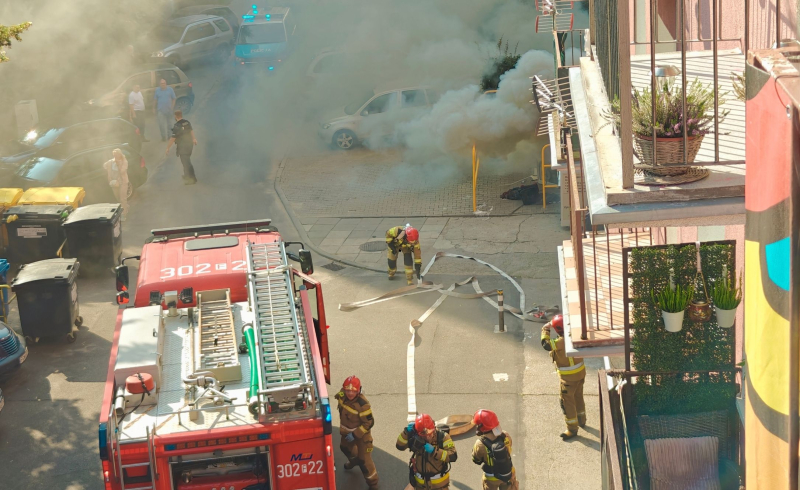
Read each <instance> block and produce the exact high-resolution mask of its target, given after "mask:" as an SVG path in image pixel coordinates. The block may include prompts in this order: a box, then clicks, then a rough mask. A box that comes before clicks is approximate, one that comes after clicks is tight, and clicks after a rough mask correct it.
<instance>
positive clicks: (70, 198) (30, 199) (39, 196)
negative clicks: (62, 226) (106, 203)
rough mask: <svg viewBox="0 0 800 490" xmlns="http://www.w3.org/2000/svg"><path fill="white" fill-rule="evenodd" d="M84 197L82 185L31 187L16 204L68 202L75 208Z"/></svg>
mask: <svg viewBox="0 0 800 490" xmlns="http://www.w3.org/2000/svg"><path fill="white" fill-rule="evenodd" d="M84 197H86V192H85V191H84V190H83V187H31V188H30V189H28V190H27V191H25V193H24V194H22V197H21V198H20V200H19V202H18V204H69V205H70V206H72V207H73V208H77V207H78V206H80V205H81V203H82V202H83V198H84Z"/></svg>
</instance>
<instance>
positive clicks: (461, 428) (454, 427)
mask: <svg viewBox="0 0 800 490" xmlns="http://www.w3.org/2000/svg"><path fill="white" fill-rule="evenodd" d="M443 257H451V258H457V259H468V260H473V261H475V262H478V263H479V264H483V265H485V266H487V267H489V268H491V269H492V270H494V271H495V272H497V273H498V274H500V275H501V276H503V277H504V278H505V279H506V280H508V281H509V282H510V283H511V284H512V285H513V286H514V288H515V289H516V290H517V291H518V292H519V298H520V303H519V308H515V307H513V306H509V305H507V304H503V303H502V302H501V303H500V304H498V303H497V302H495V301H494V300H493V299H492V298H491V297H490V296H493V295H496V294H498V291H490V292H484V291H482V290H481V288H480V285H479V284H478V280H477V279H476V278H475V277H474V276H472V277H469V278H467V279H465V280H463V281H460V282H456V283H454V284H452V285H450V287H448V288H446V289H445V288H444V287H443V286H442V285H441V284H434V283H432V282H430V281H424V280H420V281H419V282H418V283H417V284H414V285H411V286H404V287H401V288H398V289H395V290H393V291H389V292H388V293H384V294H382V295H380V296H376V297H374V298H370V299H366V300H363V301H356V302H352V303H342V304H340V305H339V310H341V311H354V310H357V309H359V308H364V307H366V306H371V305H374V304H377V303H382V302H384V301H389V300H392V299H396V298H401V297H404V296H411V295H414V294H421V293H428V292H438V293H439V298H438V299H437V300H436V302H435V303H434V304H433V305H431V307H430V308H428V309H427V311H425V313H423V314H422V315H421V316H420V317H419V318H417V319H415V320H411V322H410V323H409V326H408V331H409V332H410V333H411V340H410V341H409V342H408V347H407V350H406V389H407V395H408V412H407V420H408V421H409V422H412V421H414V418H415V417H416V416H417V395H416V381H415V378H416V374H415V369H414V353H415V345H414V344H415V342H416V335H417V329H419V328H420V327H421V326H422V324H423V323H424V322H425V320H427V319H428V317H430V316H431V315H432V314H433V312H434V311H436V308H438V307H439V306H440V305H441V304H442V303H443V302H444V300H445V299H447V297H448V296H452V297H455V298H461V299H478V298H483V299H484V300H485V301H487V302H488V303H489V304H491V305H492V306H494V307H495V308H498V309H500V311H501V314H502V312H503V311H508V312H509V313H511V314H512V315H514V316H515V317H517V318H519V319H521V320H528V321H539V319H537V318H534V317H533V316H530V315H529V314H526V313H525V292H524V291H523V290H522V287H521V286H520V285H519V283H517V282H516V281H515V280H514V279H513V278H512V277H511V276H509V275H508V274H506V273H505V272H503V271H502V270H500V269H499V268H497V267H495V266H494V265H492V264H490V263H488V262H485V261H483V260H480V259H476V258H474V257H468V256H466V255H459V254H452V253H445V252H438V253H437V254H436V255H435V256H434V257H433V258H432V259H431V260H430V262H428V265H427V266H426V267H425V270H424V271H423V272H422V274H421V276H422V277H424V276H426V275H427V274H428V271H429V270H430V268H431V267H432V266H433V264H434V262H436V261H437V260H438V259H441V258H443ZM467 284H472V288H473V289H474V290H475V293H473V294H465V293H457V292H455V288H457V287H459V286H465V285H467ZM437 423H438V424H448V425H451V428H450V434H451V435H453V436H457V435H461V434H464V433H466V432H468V431H470V430H471V429H472V428H473V427H474V424H473V423H472V416H471V415H466V414H461V415H449V416H447V417H445V418H444V419H441V420H439V421H438V422H437Z"/></svg>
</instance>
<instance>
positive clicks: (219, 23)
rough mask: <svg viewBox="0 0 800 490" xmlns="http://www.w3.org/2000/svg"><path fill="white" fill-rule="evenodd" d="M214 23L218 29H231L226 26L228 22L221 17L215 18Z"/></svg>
mask: <svg viewBox="0 0 800 490" xmlns="http://www.w3.org/2000/svg"><path fill="white" fill-rule="evenodd" d="M214 25H215V26H217V27H219V30H220V31H222V32H228V31H230V30H231V28H230V27H229V26H228V23H227V22H225V21H224V20H222V19H217V20H215V21H214Z"/></svg>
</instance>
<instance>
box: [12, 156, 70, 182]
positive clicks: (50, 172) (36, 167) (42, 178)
mask: <svg viewBox="0 0 800 490" xmlns="http://www.w3.org/2000/svg"><path fill="white" fill-rule="evenodd" d="M63 166H64V160H56V159H53V158H47V157H36V158H31V159H30V160H28V161H27V162H25V163H23V164H22V165H21V166H20V167H19V169H18V170H17V175H19V176H20V177H24V178H26V179H29V180H38V181H39V182H51V181H52V180H54V179H55V178H56V176H57V175H58V172H59V171H61V167H63Z"/></svg>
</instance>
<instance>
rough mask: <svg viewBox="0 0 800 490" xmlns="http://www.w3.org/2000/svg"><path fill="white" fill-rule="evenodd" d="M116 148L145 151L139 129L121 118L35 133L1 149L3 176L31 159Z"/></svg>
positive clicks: (9, 143) (29, 133)
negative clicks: (124, 147) (124, 145)
mask: <svg viewBox="0 0 800 490" xmlns="http://www.w3.org/2000/svg"><path fill="white" fill-rule="evenodd" d="M112 144H115V145H122V144H126V145H128V146H129V147H130V148H132V149H133V150H134V151H136V152H137V153H138V152H139V151H140V150H141V148H142V138H141V137H140V136H139V129H138V128H137V127H136V126H134V125H133V124H131V123H130V122H128V121H125V120H124V119H120V118H118V117H115V118H110V119H97V120H94V121H85V122H80V123H76V124H73V125H71V126H63V127H58V128H49V129H47V128H45V129H34V130H31V131H29V132H28V134H27V135H25V136H24V137H23V138H21V139H19V140H11V141H8V142H6V144H5V145H0V176H3V175H5V174H9V173H13V172H14V171H15V170H16V168H17V167H18V166H19V165H20V164H21V163H22V162H24V161H25V160H28V159H29V158H31V157H35V156H47V157H50V158H63V157H66V156H69V155H71V154H73V153H77V152H79V151H83V150H85V149H87V148H95V147H98V146H105V145H112Z"/></svg>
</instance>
